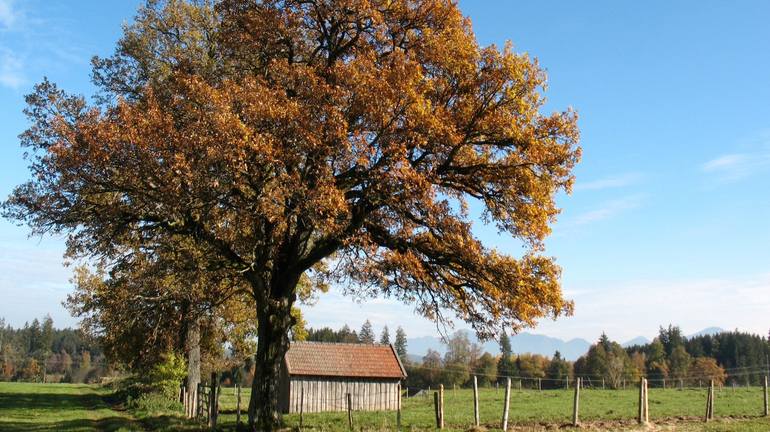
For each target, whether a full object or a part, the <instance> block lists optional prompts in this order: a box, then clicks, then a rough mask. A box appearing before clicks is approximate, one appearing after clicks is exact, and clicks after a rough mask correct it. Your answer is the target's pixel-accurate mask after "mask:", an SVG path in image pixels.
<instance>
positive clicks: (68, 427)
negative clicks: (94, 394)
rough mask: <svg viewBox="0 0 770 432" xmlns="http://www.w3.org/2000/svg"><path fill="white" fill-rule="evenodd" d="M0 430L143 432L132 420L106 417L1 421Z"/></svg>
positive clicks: (26, 431)
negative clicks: (96, 418)
mask: <svg viewBox="0 0 770 432" xmlns="http://www.w3.org/2000/svg"><path fill="white" fill-rule="evenodd" d="M0 430H2V431H4V432H5V431H7V432H54V431H57V432H58V431H62V432H75V431H77V432H80V431H105V432H117V431H126V432H127V431H142V430H144V429H143V428H142V427H141V426H140V425H137V424H136V423H135V422H133V421H131V419H128V418H125V417H118V416H115V417H106V418H102V419H99V420H88V419H76V420H65V421H55V420H54V421H51V422H40V421H37V422H34V423H30V422H20V421H3V420H0Z"/></svg>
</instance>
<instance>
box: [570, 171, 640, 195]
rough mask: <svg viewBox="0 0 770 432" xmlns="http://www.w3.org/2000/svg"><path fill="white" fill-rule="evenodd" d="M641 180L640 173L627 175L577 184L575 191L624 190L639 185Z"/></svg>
mask: <svg viewBox="0 0 770 432" xmlns="http://www.w3.org/2000/svg"><path fill="white" fill-rule="evenodd" d="M641 179H642V175H641V174H639V173H625V174H619V175H615V176H610V177H605V178H601V179H597V180H592V181H588V182H577V183H576V184H575V188H574V189H575V191H586V190H603V189H613V188H622V187H627V186H631V185H634V184H636V183H639V181H640V180H641Z"/></svg>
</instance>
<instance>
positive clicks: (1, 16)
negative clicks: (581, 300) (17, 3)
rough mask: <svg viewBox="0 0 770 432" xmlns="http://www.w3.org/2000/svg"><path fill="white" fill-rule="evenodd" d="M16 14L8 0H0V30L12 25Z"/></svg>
mask: <svg viewBox="0 0 770 432" xmlns="http://www.w3.org/2000/svg"><path fill="white" fill-rule="evenodd" d="M17 18H18V16H17V13H16V12H15V11H14V8H13V3H11V1H10V0H0V30H6V29H10V28H12V27H13V25H14V24H15V23H16V20H17Z"/></svg>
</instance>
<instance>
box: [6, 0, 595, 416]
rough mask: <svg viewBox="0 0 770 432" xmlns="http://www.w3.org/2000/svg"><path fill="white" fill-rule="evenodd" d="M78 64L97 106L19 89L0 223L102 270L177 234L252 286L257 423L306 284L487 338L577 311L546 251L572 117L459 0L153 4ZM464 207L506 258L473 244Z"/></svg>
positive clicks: (570, 149)
mask: <svg viewBox="0 0 770 432" xmlns="http://www.w3.org/2000/svg"><path fill="white" fill-rule="evenodd" d="M93 76H94V81H95V83H96V84H97V85H98V86H99V88H100V91H101V93H100V98H99V99H98V101H97V103H96V104H89V103H87V102H86V100H85V99H84V98H83V97H80V96H73V95H69V94H67V93H65V92H64V91H62V90H60V89H59V88H58V87H57V86H56V85H54V84H53V83H50V82H48V81H44V82H42V83H41V84H39V85H38V86H36V88H35V91H34V92H33V93H32V94H31V95H29V96H28V98H27V102H28V108H27V110H26V113H27V115H28V117H29V119H30V122H31V126H30V128H29V129H28V130H27V131H26V132H25V133H24V134H22V136H21V141H22V145H23V146H24V147H25V149H26V150H27V152H28V154H29V157H30V162H31V164H30V173H31V179H30V180H29V181H28V182H27V183H25V184H23V185H21V186H19V187H17V188H16V189H15V191H14V192H13V193H12V195H11V196H10V198H9V199H8V201H7V202H6V203H5V204H4V214H5V215H6V216H8V217H11V218H14V219H16V220H18V221H22V222H25V223H27V224H28V225H29V226H30V227H31V229H32V231H33V232H34V233H45V232H55V233H66V234H67V235H68V236H69V241H68V248H69V253H70V254H71V255H72V256H74V257H84V258H88V257H98V258H100V259H106V260H108V261H109V263H110V265H115V266H120V265H121V264H123V263H124V262H125V261H126V259H127V258H126V255H125V254H124V251H125V247H126V245H135V246H138V247H141V248H142V250H144V251H146V252H147V253H148V254H150V255H152V254H154V253H155V252H154V251H155V250H158V249H159V248H160V246H162V245H164V244H173V243H175V242H179V241H184V242H190V244H191V247H192V248H193V249H194V250H195V251H196V253H199V254H200V255H201V256H204V257H206V262H205V268H206V269H209V270H211V271H221V272H223V273H224V274H225V276H226V277H227V278H228V279H230V280H233V281H238V283H244V284H246V285H247V286H248V292H249V296H250V299H251V300H250V302H251V303H252V306H253V307H254V308H255V309H256V315H257V318H258V330H257V332H258V340H259V342H258V346H257V354H256V357H255V364H256V368H257V370H256V376H257V379H255V380H254V382H255V384H254V388H253V391H252V399H251V403H250V410H249V414H250V424H251V425H252V427H253V428H256V427H261V428H265V429H270V428H273V427H275V426H276V425H277V424H278V415H277V409H276V407H277V405H276V404H277V399H276V395H277V383H276V382H275V381H276V380H275V377H276V376H277V373H278V370H279V366H280V360H281V358H282V357H283V354H284V353H285V351H286V349H287V347H288V341H289V329H290V328H291V326H292V324H293V322H294V321H295V318H293V317H292V314H291V308H292V306H293V305H294V303H295V301H296V298H297V285H298V283H299V281H300V279H301V278H302V277H303V275H307V276H310V277H311V279H312V280H313V282H314V283H320V284H322V283H325V282H326V281H328V280H329V278H333V279H336V280H339V281H347V282H349V284H350V286H351V290H352V291H354V292H355V293H356V294H357V295H360V296H370V295H371V296H375V295H386V296H391V297H394V298H397V299H400V300H403V301H405V302H408V303H410V304H414V305H415V309H416V310H417V311H418V312H419V313H421V314H423V315H425V316H426V317H428V318H431V319H436V320H443V319H445V315H446V313H447V312H451V313H453V314H455V315H457V316H458V317H459V318H461V319H463V320H466V321H468V322H469V323H470V324H471V326H472V327H473V328H474V330H476V331H477V332H478V333H479V334H480V335H481V336H491V335H493V334H495V333H497V332H499V331H500V329H501V328H503V327H508V328H512V329H514V330H516V329H520V328H521V327H522V326H531V325H534V324H535V323H536V322H537V320H538V319H540V318H543V317H547V316H551V317H555V316H558V315H560V314H562V313H564V312H569V311H570V310H571V303H570V302H568V301H566V300H565V299H563V298H562V294H561V290H560V286H559V273H560V270H559V268H558V266H557V265H556V264H555V263H554V260H553V259H552V258H551V257H547V256H545V255H543V254H542V251H543V249H544V247H543V241H544V239H545V237H546V236H547V235H548V233H549V232H550V229H549V224H550V223H551V222H552V221H553V220H554V218H555V217H556V215H557V213H558V209H557V207H556V204H555V201H554V197H555V194H556V193H557V192H558V191H560V190H569V189H570V187H571V182H572V168H573V167H574V165H575V163H576V162H577V161H578V158H579V154H580V152H579V149H578V147H577V141H578V129H577V126H576V115H575V113H574V112H573V111H571V110H566V111H564V112H559V113H554V114H547V115H546V114H543V113H541V109H542V106H543V102H544V97H543V89H544V88H545V82H546V77H545V73H544V72H543V70H542V69H541V68H540V67H539V66H538V64H537V63H536V62H535V61H533V60H532V59H530V58H529V57H528V56H527V55H524V54H518V53H516V52H514V50H513V49H512V48H511V46H506V47H504V48H503V49H499V48H498V47H496V46H488V47H481V46H479V44H478V43H477V42H476V39H475V36H474V33H473V31H472V28H471V25H470V21H469V20H468V19H466V18H464V17H463V16H462V14H461V12H460V10H459V9H458V6H457V4H456V3H455V2H453V1H450V0H428V1H421V2H411V1H407V0H395V1H394V0H374V1H357V0H345V1H336V0H335V1H332V0H262V1H253V0H222V1H219V2H216V4H215V5H214V4H212V3H211V2H209V1H205V0H200V1H192V2H186V1H183V0H167V1H151V2H148V4H147V6H145V7H143V8H142V9H141V10H140V11H139V14H138V16H137V19H136V20H135V22H134V23H133V24H131V25H130V26H128V27H127V28H126V30H125V33H124V36H123V38H122V39H121V41H120V42H119V43H118V46H117V49H116V52H115V55H114V56H112V57H109V58H106V59H101V58H97V59H95V60H94V73H93ZM471 202H473V203H478V204H480V208H481V209H482V218H483V220H484V221H485V222H487V223H489V224H492V225H494V226H496V227H497V228H498V229H499V230H500V231H501V232H502V233H506V234H508V235H510V236H512V237H514V238H516V239H518V240H520V241H521V243H522V244H523V245H524V251H523V253H522V254H521V256H517V257H515V256H509V255H505V254H502V253H500V252H498V251H496V250H494V249H491V248H489V247H486V246H485V245H483V244H482V243H481V241H479V240H478V239H477V238H476V237H475V236H474V234H473V231H472V219H471V217H470V215H469V211H468V208H469V204H470V203H471ZM332 262H333V264H334V265H333V266H328V264H330V263H332ZM257 411H258V412H257ZM257 417H258V420H259V421H258V422H257Z"/></svg>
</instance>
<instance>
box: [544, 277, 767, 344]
mask: <svg viewBox="0 0 770 432" xmlns="http://www.w3.org/2000/svg"><path fill="white" fill-rule="evenodd" d="M580 285H581V286H587V287H588V286H590V288H588V289H582V288H578V289H577V290H574V291H573V290H572V289H569V290H568V291H569V292H570V293H572V294H573V295H572V296H570V298H571V299H572V300H574V301H575V314H574V316H573V317H570V318H566V319H560V320H558V321H556V322H549V321H546V322H543V323H542V324H541V325H540V326H539V327H538V332H541V333H545V334H548V335H549V336H556V337H576V336H577V337H584V338H586V339H589V340H591V339H592V338H596V337H598V336H599V334H601V332H602V331H606V332H607V334H608V335H609V336H610V338H612V339H613V340H618V341H626V340H629V339H632V338H634V337H637V336H645V337H647V338H650V339H651V338H652V337H654V336H655V335H656V334H657V331H658V328H659V326H666V325H668V324H673V325H679V326H681V328H682V331H683V332H684V333H685V334H691V333H695V332H697V331H700V330H702V329H704V328H707V327H721V328H723V329H725V330H734V329H736V328H737V329H739V330H741V331H748V332H752V333H757V334H761V335H764V334H766V332H767V319H766V317H767V310H769V309H770V296H768V295H767V293H768V292H770V274H757V275H751V276H745V277H735V278H694V279H660V280H655V279H649V280H631V281H600V282H591V283H590V285H589V283H588V282H581V283H580ZM717 310H718V311H719V313H714V312H715V311H717Z"/></svg>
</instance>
